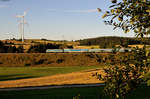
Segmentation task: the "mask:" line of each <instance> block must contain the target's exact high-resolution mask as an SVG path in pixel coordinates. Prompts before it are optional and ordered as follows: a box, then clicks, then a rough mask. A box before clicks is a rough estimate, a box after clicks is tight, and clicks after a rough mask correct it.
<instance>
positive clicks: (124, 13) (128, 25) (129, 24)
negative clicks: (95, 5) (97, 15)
mask: <svg viewBox="0 0 150 99" xmlns="http://www.w3.org/2000/svg"><path fill="white" fill-rule="evenodd" d="M149 5H150V0H112V5H111V6H110V7H109V8H110V10H109V11H106V13H105V14H104V15H103V16H102V18H105V17H109V18H108V21H105V23H106V24H109V25H113V26H114V29H116V28H117V27H119V28H121V29H122V30H123V31H124V32H125V33H127V32H129V31H130V30H133V31H134V32H135V33H136V35H137V36H140V37H143V36H144V35H148V34H150V6H149ZM110 18H111V20H109V19H110Z"/></svg>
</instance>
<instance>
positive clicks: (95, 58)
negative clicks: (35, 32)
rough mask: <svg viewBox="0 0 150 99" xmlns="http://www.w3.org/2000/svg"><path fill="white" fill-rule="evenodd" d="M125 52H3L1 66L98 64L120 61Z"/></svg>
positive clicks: (0, 60)
mask: <svg viewBox="0 0 150 99" xmlns="http://www.w3.org/2000/svg"><path fill="white" fill-rule="evenodd" d="M125 55H127V54H125V53H117V54H113V53H22V54H14V53H1V54H0V66H7V67H8V66H9V67H11V66H12V67H17V66H97V65H104V64H110V63H112V62H115V63H117V62H119V60H120V58H121V57H122V56H125Z"/></svg>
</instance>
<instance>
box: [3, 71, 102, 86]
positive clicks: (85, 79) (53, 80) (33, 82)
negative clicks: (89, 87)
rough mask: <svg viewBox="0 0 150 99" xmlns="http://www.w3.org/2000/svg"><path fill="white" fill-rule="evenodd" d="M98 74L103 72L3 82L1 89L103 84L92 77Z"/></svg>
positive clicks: (84, 72)
mask: <svg viewBox="0 0 150 99" xmlns="http://www.w3.org/2000/svg"><path fill="white" fill-rule="evenodd" d="M96 72H99V73H103V70H101V69H99V70H97V69H96V70H92V71H83V72H73V73H68V74H58V75H53V76H47V77H40V78H32V79H21V80H13V81H1V82H0V88H10V87H29V86H45V85H65V84H91V83H102V82H103V81H99V80H98V79H97V78H96V77H92V75H93V73H96Z"/></svg>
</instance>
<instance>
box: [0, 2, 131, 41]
mask: <svg viewBox="0 0 150 99" xmlns="http://www.w3.org/2000/svg"><path fill="white" fill-rule="evenodd" d="M110 4H111V3H110V0H6V1H5V2H2V1H0V39H1V40H2V39H12V38H16V39H19V38H20V34H19V23H20V18H17V17H16V16H17V15H23V13H24V11H26V12H27V15H26V16H25V20H26V23H27V24H25V39H42V38H45V39H49V40H64V39H65V40H79V39H85V38H93V37H100V36H124V37H126V36H127V37H131V36H134V33H128V34H125V33H124V32H123V31H122V30H121V29H116V30H113V27H112V26H109V25H105V24H104V22H103V21H104V19H102V13H99V12H98V11H97V8H101V9H102V10H103V11H106V10H107V9H108V8H109V6H110Z"/></svg>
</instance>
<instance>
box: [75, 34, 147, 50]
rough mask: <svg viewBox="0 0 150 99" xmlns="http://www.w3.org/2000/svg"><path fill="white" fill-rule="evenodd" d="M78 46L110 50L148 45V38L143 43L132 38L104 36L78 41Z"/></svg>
mask: <svg viewBox="0 0 150 99" xmlns="http://www.w3.org/2000/svg"><path fill="white" fill-rule="evenodd" d="M78 42H80V45H99V46H100V47H101V48H112V47H113V46H115V45H121V46H127V45H138V44H147V45H150V38H145V41H143V40H141V39H139V38H134V37H117V36H106V37H97V38H90V39H84V40H79V41H78Z"/></svg>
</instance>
